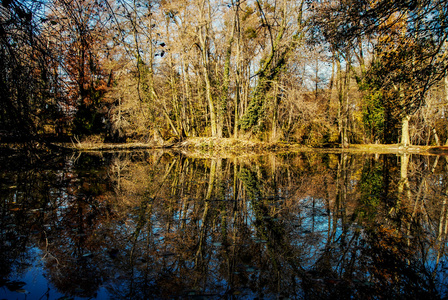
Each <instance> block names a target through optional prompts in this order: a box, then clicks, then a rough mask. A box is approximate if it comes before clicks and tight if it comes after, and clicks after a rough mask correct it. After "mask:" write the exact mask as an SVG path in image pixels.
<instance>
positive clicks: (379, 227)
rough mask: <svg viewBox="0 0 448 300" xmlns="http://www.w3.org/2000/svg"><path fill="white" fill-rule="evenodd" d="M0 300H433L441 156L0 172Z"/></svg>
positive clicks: (277, 158) (65, 165) (177, 158)
mask: <svg viewBox="0 0 448 300" xmlns="http://www.w3.org/2000/svg"><path fill="white" fill-rule="evenodd" d="M1 163H2V164H1V165H0V166H1V169H0V198H1V218H0V239H1V242H0V253H1V257H0V276H1V277H0V280H1V281H0V299H254V298H258V299H347V298H354V299H378V298H382V299H384V298H386V299H390V298H393V299H400V298H402V299H425V300H428V299H439V298H444V297H446V296H448V289H447V285H448V278H447V275H448V261H447V258H448V257H447V247H446V246H447V236H448V235H447V233H448V218H447V217H448V209H447V200H448V176H447V175H448V173H447V169H448V163H447V157H444V156H427V155H408V154H401V155H397V154H393V155H392V154H388V155H374V154H368V155H367V154H347V153H313V152H306V153H287V154H279V153H270V154H265V155H252V156H251V155H248V156H238V157H213V156H210V155H209V156H208V157H205V156H203V157H201V156H200V155H195V156H192V155H186V154H181V153H174V152H119V153H100V152H99V153H90V154H87V153H82V154H81V153H76V154H73V155H69V156H64V157H55V158H54V159H52V160H49V161H46V162H45V163H42V164H41V165H39V167H33V168H31V167H29V166H27V165H22V164H21V163H20V161H14V160H8V159H2V160H1Z"/></svg>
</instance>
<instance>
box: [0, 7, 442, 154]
mask: <svg viewBox="0 0 448 300" xmlns="http://www.w3.org/2000/svg"><path fill="white" fill-rule="evenodd" d="M447 24H448V1H446V0H399V1H391V0H372V1H367V0H320V1H318V0H296V1H293V0H116V1H110V0H39V1H32V0H2V1H1V4H0V69H1V72H0V101H1V102H0V140H1V141H2V142H3V141H6V142H8V141H25V142H26V141H68V140H70V139H72V138H75V139H81V138H91V139H96V140H98V141H101V142H114V143H125V142H132V141H140V142H145V143H150V142H152V143H158V144H160V143H163V142H165V141H182V140H184V139H187V138H190V137H213V138H235V139H245V140H258V141H265V142H274V143H275V142H287V143H298V144H304V145H309V146H313V147H322V146H338V147H345V146H347V145H348V144H369V143H382V144H393V143H398V144H401V145H404V146H408V145H438V146H440V145H445V144H447V142H448V129H447V127H448V120H447V108H448V107H447V104H448V73H447V68H448V51H447V50H448V49H447V47H448V27H447Z"/></svg>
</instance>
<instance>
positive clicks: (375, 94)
mask: <svg viewBox="0 0 448 300" xmlns="http://www.w3.org/2000/svg"><path fill="white" fill-rule="evenodd" d="M382 100H383V95H382V93H381V92H380V91H377V90H374V89H373V90H371V91H369V92H368V93H367V94H366V95H365V96H364V98H363V103H362V121H363V123H364V126H365V128H366V130H367V131H368V135H369V138H370V140H372V141H376V140H378V141H381V142H382V141H383V140H382V138H383V137H384V126H385V107H384V105H383V102H382Z"/></svg>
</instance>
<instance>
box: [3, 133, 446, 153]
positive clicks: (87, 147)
mask: <svg viewBox="0 0 448 300" xmlns="http://www.w3.org/2000/svg"><path fill="white" fill-rule="evenodd" d="M45 146H47V147H48V149H50V150H54V151H56V152H57V151H62V152H63V151H70V152H97V151H135V150H177V151H187V152H201V153H208V152H214V153H226V152H227V153H233V154H239V153H254V154H257V153H263V152H311V151H312V152H327V153H343V152H347V153H377V154H393V153H396V154H401V153H410V154H412V153H414V154H425V155H448V146H408V147H404V146H402V145H400V144H350V145H349V146H348V147H347V148H340V147H338V145H331V146H330V147H310V146H306V145H301V144H294V143H285V142H276V143H268V142H260V141H251V140H243V139H234V138H211V137H195V138H188V139H186V140H184V141H180V142H165V143H163V144H156V143H154V142H150V143H140V142H131V143H102V142H78V141H77V142H71V143H68V142H66V143H46V144H45V145H43V144H37V146H36V149H38V148H41V147H45ZM1 148H2V149H7V150H10V151H15V150H19V151H20V150H23V149H24V147H23V143H0V149H1Z"/></svg>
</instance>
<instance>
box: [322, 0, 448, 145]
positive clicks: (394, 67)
mask: <svg viewBox="0 0 448 300" xmlns="http://www.w3.org/2000/svg"><path fill="white" fill-rule="evenodd" d="M319 8H320V9H319V13H320V16H319V17H316V19H315V20H316V24H319V26H322V27H323V28H326V29H328V30H326V31H325V38H326V39H327V40H328V41H332V42H333V43H334V44H335V45H336V46H337V47H344V44H345V43H347V42H348V43H351V42H352V41H354V40H355V39H357V38H360V37H362V36H364V37H369V38H370V39H372V40H374V41H375V42H374V46H375V58H374V59H373V60H372V63H371V65H370V68H369V70H368V72H367V74H368V76H370V77H371V78H372V77H373V78H374V80H375V82H376V84H377V85H376V86H375V88H376V89H378V90H380V91H381V92H382V100H383V101H384V103H385V105H384V106H385V107H390V108H391V111H390V113H391V115H392V117H393V118H396V119H399V120H401V123H402V125H401V127H402V130H401V131H402V138H401V143H402V144H403V145H409V143H410V139H409V133H408V125H409V119H410V115H412V114H413V113H414V112H415V111H416V110H418V109H419V108H420V107H421V106H423V105H424V103H425V96H426V93H427V91H428V90H429V89H430V88H431V86H433V85H434V84H436V83H437V82H438V81H440V80H442V79H443V78H444V76H445V74H446V71H447V67H448V56H447V55H446V53H447V52H446V42H447V37H448V33H447V31H446V28H447V20H448V10H447V6H446V3H445V1H443V0H423V1H387V0H384V1H383V0H380V1H375V2H370V1H358V0H348V1H341V2H339V3H336V2H332V1H326V2H323V3H321V4H320V5H319ZM369 72H370V73H369Z"/></svg>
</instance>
